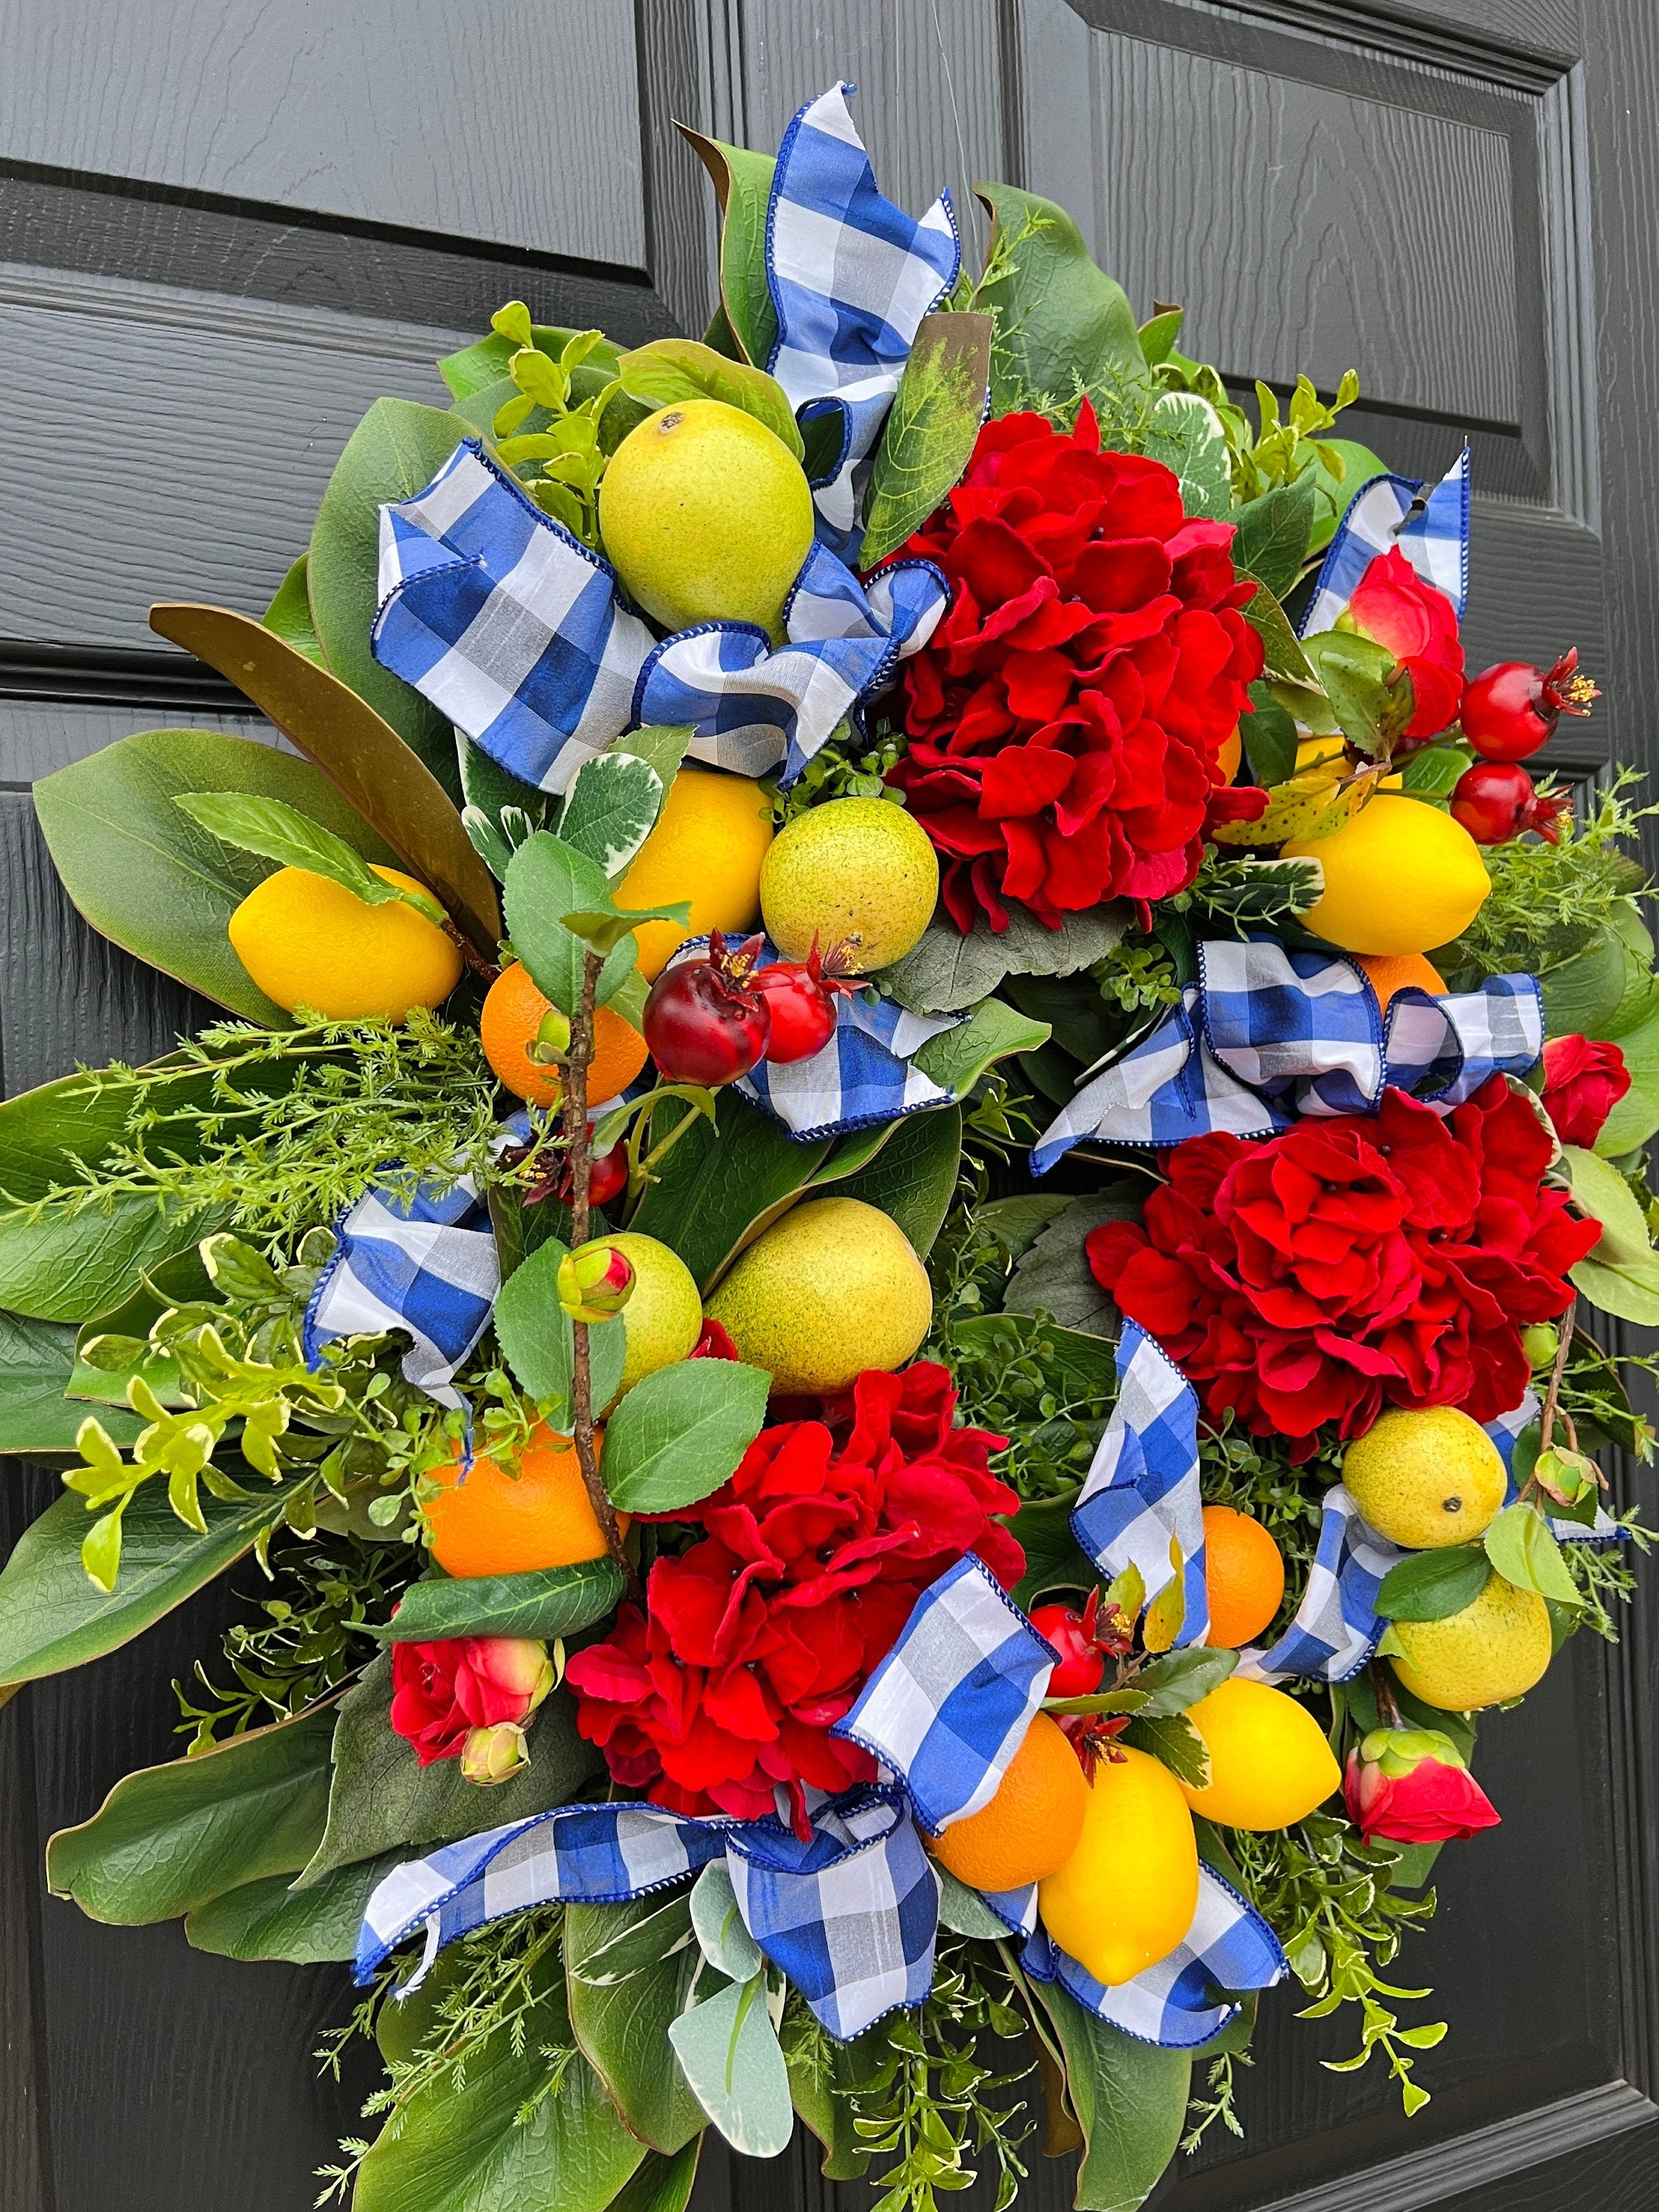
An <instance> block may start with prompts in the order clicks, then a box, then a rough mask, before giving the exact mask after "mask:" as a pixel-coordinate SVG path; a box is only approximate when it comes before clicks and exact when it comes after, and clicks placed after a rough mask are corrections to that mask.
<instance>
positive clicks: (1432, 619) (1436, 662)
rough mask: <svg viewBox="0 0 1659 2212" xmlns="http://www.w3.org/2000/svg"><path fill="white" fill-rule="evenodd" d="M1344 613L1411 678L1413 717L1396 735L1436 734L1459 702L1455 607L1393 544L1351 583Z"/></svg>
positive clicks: (1460, 654)
mask: <svg viewBox="0 0 1659 2212" xmlns="http://www.w3.org/2000/svg"><path fill="white" fill-rule="evenodd" d="M1348 612H1349V614H1350V615H1351V616H1352V617H1353V622H1354V626H1355V628H1356V629H1358V630H1360V631H1361V632H1362V633H1363V634H1364V635H1365V636H1366V637H1369V638H1373V639H1375V641H1376V643H1377V644H1378V645H1381V646H1384V647H1387V649H1388V650H1389V652H1390V653H1393V655H1394V657H1395V659H1396V660H1397V661H1398V662H1399V663H1400V664H1401V666H1402V667H1403V668H1404V669H1405V671H1406V673H1407V675H1408V676H1409V677H1410V678H1411V679H1412V701H1413V704H1412V718H1411V720H1410V721H1409V722H1407V725H1406V727H1405V729H1404V731H1403V732H1401V734H1402V735H1403V736H1405V737H1407V738H1432V737H1437V736H1438V734H1439V733H1440V732H1441V731H1442V730H1443V729H1445V728H1447V727H1448V726H1449V725H1450V724H1451V723H1453V722H1454V721H1455V720H1456V719H1457V710H1458V708H1460V707H1461V706H1462V703H1463V647H1462V642H1461V641H1460V640H1459V638H1458V635H1457V610H1456V608H1455V606H1453V605H1452V603H1451V601H1450V600H1449V599H1448V598H1447V597H1446V594H1445V593H1444V592H1437V590H1436V589H1435V587H1434V586H1433V585H1432V584H1428V583H1425V581H1424V580H1423V579H1422V577H1421V576H1419V574H1418V573H1417V571H1416V569H1415V568H1413V566H1412V564H1411V562H1409V561H1408V560H1407V558H1406V556H1405V555H1404V554H1403V553H1402V552H1401V550H1400V548H1399V547H1398V546H1397V545H1394V546H1390V547H1389V550H1388V551H1387V552H1386V553H1379V554H1378V555H1377V556H1376V560H1374V561H1373V562H1371V564H1370V567H1369V568H1367V569H1366V571H1365V573H1364V575H1363V576H1362V577H1361V578H1360V580H1359V581H1358V583H1357V584H1356V585H1355V586H1354V588H1353V595H1352V598H1351V599H1349V601H1348Z"/></svg>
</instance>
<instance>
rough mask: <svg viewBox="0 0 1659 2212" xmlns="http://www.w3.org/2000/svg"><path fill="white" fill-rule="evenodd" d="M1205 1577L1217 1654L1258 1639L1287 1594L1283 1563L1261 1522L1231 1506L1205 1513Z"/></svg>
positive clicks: (1212, 1640)
mask: <svg viewBox="0 0 1659 2212" xmlns="http://www.w3.org/2000/svg"><path fill="white" fill-rule="evenodd" d="M1204 1577H1205V1580H1206V1583H1208V1584H1209V1590H1210V1633H1209V1637H1208V1638H1207V1641H1208V1642H1209V1643H1210V1644H1212V1645H1213V1646H1214V1647H1215V1648H1216V1649H1217V1650H1224V1649H1225V1650H1232V1651H1236V1650H1238V1648H1239V1646H1240V1645H1241V1644H1248V1643H1249V1641H1250V1639H1251V1638H1252V1637H1255V1636H1260V1635H1261V1632H1262V1630H1263V1629H1264V1628H1265V1627H1266V1626H1267V1623H1268V1622H1269V1621H1270V1620H1272V1619H1273V1615H1274V1614H1275V1613H1277V1612H1278V1610H1279V1601H1280V1599H1281V1598H1282V1597H1283V1596H1284V1595H1285V1561H1284V1559H1283V1557H1282V1555H1281V1554H1280V1552H1279V1547H1278V1545H1277V1544H1275V1543H1274V1541H1273V1538H1272V1537H1271V1536H1270V1535H1269V1534H1267V1530H1266V1529H1265V1528H1263V1527H1262V1525H1261V1522H1259V1521H1252V1520H1251V1518H1250V1516H1249V1514H1248V1513H1237V1512H1235V1511H1234V1510H1233V1508H1232V1507H1231V1505H1206V1507H1205V1509H1204Z"/></svg>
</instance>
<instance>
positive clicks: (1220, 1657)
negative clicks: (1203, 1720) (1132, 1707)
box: [1134, 1644, 1238, 1721]
mask: <svg viewBox="0 0 1659 2212" xmlns="http://www.w3.org/2000/svg"><path fill="white" fill-rule="evenodd" d="M1237 1664H1238V1654H1237V1651H1228V1650H1221V1649H1217V1650H1213V1651H1212V1650H1209V1649H1208V1648H1207V1647H1206V1646H1205V1645H1203V1644H1196V1645H1194V1646H1193V1648H1192V1649H1191V1650H1186V1651H1171V1652H1169V1653H1167V1654H1166V1655H1165V1656H1164V1657H1163V1658H1162V1659H1154V1660H1153V1661H1152V1663H1151V1665H1150V1666H1146V1667H1143V1668H1141V1670H1140V1672H1139V1674H1137V1675H1136V1676H1135V1678H1134V1687H1135V1688H1136V1689H1137V1690H1138V1691H1139V1692H1141V1694H1142V1696H1143V1697H1144V1698H1145V1699H1146V1702H1145V1704H1144V1705H1141V1706H1140V1707H1139V1711H1140V1714H1141V1716H1142V1717H1143V1718H1144V1719H1146V1720H1149V1721H1150V1720H1163V1719H1164V1718H1166V1717H1168V1716H1169V1715H1170V1713H1184V1712H1185V1711H1186V1710H1187V1708H1188V1705H1196V1704H1197V1703H1198V1701H1199V1699H1200V1698H1207V1697H1208V1696H1209V1694H1210V1692H1211V1691H1212V1690H1213V1689H1216V1688H1218V1687H1219V1686H1220V1685H1221V1684H1222V1683H1223V1682H1225V1680H1227V1677H1228V1676H1229V1675H1230V1674H1231V1673H1232V1671H1233V1669H1234V1668H1235V1667H1236V1666H1237Z"/></svg>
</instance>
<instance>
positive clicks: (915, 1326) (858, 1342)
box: [708, 1198, 933, 1397]
mask: <svg viewBox="0 0 1659 2212" xmlns="http://www.w3.org/2000/svg"><path fill="white" fill-rule="evenodd" d="M708 1315H709V1318H710V1319H711V1320H713V1321H717V1322H720V1325H721V1327H722V1328H726V1329H727V1330H729V1331H730V1333H731V1336H732V1342H733V1343H734V1344H735V1345H736V1346H737V1347H738V1358H740V1359H746V1360H747V1361H748V1362H749V1364H750V1366H751V1367H763V1368H764V1369H765V1370H766V1371H767V1373H768V1374H769V1376H771V1377H772V1388H773V1390H774V1391H775V1393H777V1394H778V1395H780V1396H783V1397H809V1396H811V1397H816V1396H819V1395H822V1396H825V1397H828V1396H831V1395H834V1393H835V1392H836V1391H837V1390H846V1389H850V1388H851V1386H852V1383H853V1382H854V1377H855V1376H859V1375H861V1374H862V1373H863V1372H864V1370H865V1369H866V1368H867V1367H879V1368H884V1369H891V1368H895V1367H902V1365H903V1364H904V1363H905V1361H906V1360H907V1359H908V1358H909V1357H910V1355H911V1353H912V1352H915V1349H916V1347H917V1346H918V1345H919V1344H920V1343H921V1340H922V1339H923V1337H924V1336H926V1335H927V1328H928V1324H929V1322H931V1321H932V1320H933V1288H932V1285H930V1284H929V1282H928V1280H927V1269H926V1268H925V1267H923V1266H922V1264H921V1261H920V1260H918V1259H917V1257H916V1255H915V1252H914V1251H913V1250H912V1249H911V1248H910V1242H909V1239H908V1237H906V1236H905V1234H904V1231H902V1229H901V1228H900V1227H899V1225H898V1224H897V1222H896V1221H895V1220H893V1219H892V1218H891V1217H890V1215H888V1214H885V1213H883V1212H881V1211H880V1210H879V1208H878V1207H876V1206H866V1205H865V1203H864V1201H863V1200H861V1199H857V1198H815V1199H811V1200H809V1201H808V1202H807V1203H806V1204H805V1206H792V1207H791V1208H790V1210H789V1212H787V1213H786V1214H785V1215H784V1217H783V1218H782V1219H781V1221H776V1222H774V1224H773V1225H772V1226H771V1228H769V1230H768V1231H766V1232H765V1234H764V1235H763V1236H762V1237H757V1239H756V1241H755V1243H752V1244H751V1245H750V1247H749V1249H748V1250H747V1251H746V1252H744V1253H743V1254H741V1255H739V1257H738V1260H737V1261H736V1262H735V1263H734V1265H733V1266H732V1271H731V1273H729V1274H728V1275H727V1276H726V1279H725V1281H724V1282H723V1283H722V1284H721V1285H720V1287H719V1289H718V1290H717V1291H715V1292H714V1296H713V1297H711V1298H710V1299H709V1301H708Z"/></svg>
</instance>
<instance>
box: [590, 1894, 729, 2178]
mask: <svg viewBox="0 0 1659 2212" xmlns="http://www.w3.org/2000/svg"><path fill="white" fill-rule="evenodd" d="M564 1960H565V1979H566V1988H567V1990H568V1997H569V2003H570V2021H571V2026H572V2027H574V2030H575V2033H576V2040H577V2042H578V2043H579V2044H580V2046H581V2050H582V2053H583V2055H584V2057H586V2060H587V2062H588V2063H589V2064H590V2065H591V2066H592V2068H593V2069H594V2071H595V2072H596V2073H597V2074H598V2075H599V2079H600V2080H601V2081H603V2082H604V2084H605V2087H606V2088H607V2089H608V2090H609V2091H610V2093H611V2096H612V2097H613V2098H614V2099H615V2100H616V2103H617V2110H618V2111H619V2112H621V2114H622V2116H623V2119H624V2120H625V2121H626V2122H627V2124H628V2125H629V2127H630V2128H631V2129H632V2130H633V2131H634V2133H635V2135H636V2136H639V2137H640V2138H641V2141H643V2142H647V2143H649V2144H650V2145H651V2147H652V2148H653V2150H657V2151H663V2152H668V2153H673V2152H675V2151H678V2150H679V2149H680V2148H682V2147H683V2146H684V2144H686V2143H688V2142H690V2141H691V2140H692V2138H693V2137H694V2136H697V2135H700V2134H701V2133H702V2127H703V2113H702V2107H701V2106H699V2105H698V2103H697V2100H696V2098H695V2097H694V2096H693V2095H692V2094H691V2092H690V2089H689V2088H688V2087H686V2084H685V2081H684V2076H683V2075H682V2074H681V2072H680V2069H679V2062H678V2060H677V2059H676V2057H675V2056H674V2053H673V2051H672V2049H671V2046H670V2044H669V2040H668V2028H669V2023H670V2022H671V2021H672V2020H674V2019H675V2018H676V2016H677V2015H678V2014H679V2012H680V2011H681V2009H682V2008H683V2007H684V2003H685V2000H686V1997H687V1996H688V1995H689V1994H690V1987H691V1977H692V1975H693V1974H694V1973H695V1972H696V1965H697V1946H696V1942H695V1940H694V1938H693V1936H692V1933H691V1913H690V1898H689V1893H688V1892H687V1891H686V1890H685V1889H684V1888H680V1889H677V1890H674V1891H673V1892H671V1893H668V1894H666V1895H665V1894H663V1893H659V1892H657V1893H653V1894H651V1895H650V1896H647V1897H641V1898H636V1899H634V1901H633V1902H632V1903H631V1904H627V1905H569V1906H568V1907H567V1908H566V1911H565V1923H564Z"/></svg>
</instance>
